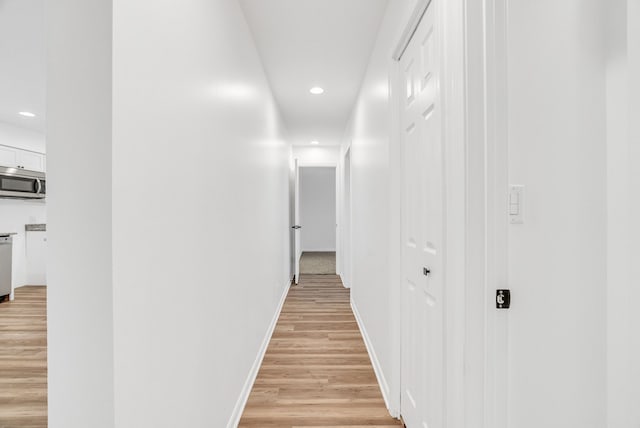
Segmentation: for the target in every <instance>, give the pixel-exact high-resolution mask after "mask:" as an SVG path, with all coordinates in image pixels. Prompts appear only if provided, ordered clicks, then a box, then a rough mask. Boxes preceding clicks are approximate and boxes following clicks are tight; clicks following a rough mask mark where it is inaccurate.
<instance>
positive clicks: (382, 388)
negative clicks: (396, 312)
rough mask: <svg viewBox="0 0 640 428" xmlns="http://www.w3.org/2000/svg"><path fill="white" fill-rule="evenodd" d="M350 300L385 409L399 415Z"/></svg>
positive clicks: (358, 315) (367, 336)
mask: <svg viewBox="0 0 640 428" xmlns="http://www.w3.org/2000/svg"><path fill="white" fill-rule="evenodd" d="M350 300H351V310H352V311H353V315H354V316H355V317H356V322H357V323H358V328H360V334H362V338H363V339H364V344H365V346H366V347H367V352H368V353H369V359H370V360H371V364H372V365H373V371H374V372H375V373H376V378H377V379H378V385H379V386H380V391H381V392H382V398H383V399H384V404H385V405H386V406H387V410H388V411H389V414H390V415H391V416H392V417H394V418H396V419H397V418H399V417H400V409H396V408H394V407H392V406H391V401H390V400H389V394H390V392H389V384H388V383H387V380H386V379H385V377H384V373H383V372H382V367H380V361H379V360H378V357H377V355H376V351H375V350H374V348H373V344H372V343H371V339H369V335H368V334H367V330H366V329H365V327H364V323H363V322H362V318H361V317H360V313H359V312H358V308H357V307H356V304H355V302H354V301H353V299H350Z"/></svg>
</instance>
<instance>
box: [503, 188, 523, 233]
mask: <svg viewBox="0 0 640 428" xmlns="http://www.w3.org/2000/svg"><path fill="white" fill-rule="evenodd" d="M507 203H508V204H509V206H508V207H507V212H508V213H509V222H510V223H511V224H523V223H524V186H522V185H511V186H509V200H508V201H507Z"/></svg>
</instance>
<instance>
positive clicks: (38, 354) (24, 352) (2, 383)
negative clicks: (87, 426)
mask: <svg viewBox="0 0 640 428" xmlns="http://www.w3.org/2000/svg"><path fill="white" fill-rule="evenodd" d="M46 295H47V291H46V287H21V288H18V289H16V290H15V297H16V299H15V301H13V302H9V301H5V302H2V303H0V428H41V427H46V426H47V308H46V306H47V300H46Z"/></svg>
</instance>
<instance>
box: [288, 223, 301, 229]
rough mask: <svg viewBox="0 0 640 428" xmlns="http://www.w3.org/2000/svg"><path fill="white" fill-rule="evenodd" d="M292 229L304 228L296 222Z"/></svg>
mask: <svg viewBox="0 0 640 428" xmlns="http://www.w3.org/2000/svg"><path fill="white" fill-rule="evenodd" d="M291 229H302V226H300V225H299V224H296V225H294V226H291Z"/></svg>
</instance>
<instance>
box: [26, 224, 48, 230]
mask: <svg viewBox="0 0 640 428" xmlns="http://www.w3.org/2000/svg"><path fill="white" fill-rule="evenodd" d="M24 230H26V231H27V232H46V231H47V225H46V224H44V223H40V224H25V225H24Z"/></svg>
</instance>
